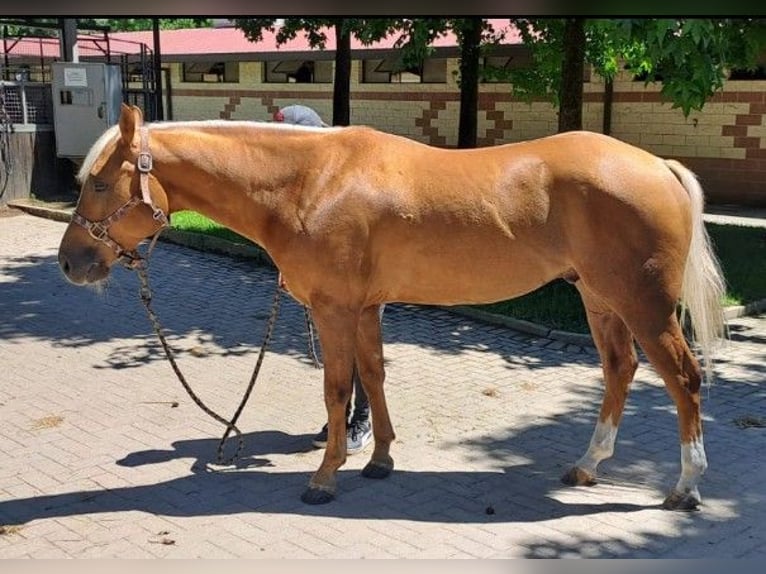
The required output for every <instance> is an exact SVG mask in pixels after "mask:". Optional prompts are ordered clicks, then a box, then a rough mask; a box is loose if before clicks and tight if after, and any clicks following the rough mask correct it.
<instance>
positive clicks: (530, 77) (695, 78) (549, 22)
mask: <svg viewBox="0 0 766 574" xmlns="http://www.w3.org/2000/svg"><path fill="white" fill-rule="evenodd" d="M573 20H574V21H577V20H579V21H580V22H581V23H582V32H583V33H584V49H583V34H582V33H580V32H577V34H576V35H575V30H574V26H575V22H573ZM513 22H514V24H515V25H516V27H517V28H518V29H519V32H520V33H521V36H522V39H523V41H524V43H525V44H526V45H528V46H529V47H530V49H531V51H532V60H533V65H532V66H531V67H530V68H528V69H524V70H513V71H511V72H510V74H509V75H510V79H511V81H512V82H513V86H514V92H515V93H516V94H517V95H519V96H521V97H524V98H527V99H532V98H535V97H540V96H541V95H545V96H547V97H548V98H549V99H550V100H551V102H552V103H554V104H555V105H558V106H559V108H560V121H559V130H560V131H564V130H568V129H581V128H582V119H581V117H582V115H581V112H580V113H579V114H578V113H577V112H575V111H573V110H574V108H579V109H581V108H582V103H581V96H580V102H579V103H578V102H577V97H578V93H579V94H581V93H582V79H581V80H580V81H579V82H578V81H576V78H575V75H576V74H575V72H574V69H575V68H576V67H578V66H579V65H580V63H583V64H584V63H585V62H587V63H589V64H590V65H591V66H592V67H593V70H594V71H595V72H596V73H597V74H599V75H601V76H602V77H604V78H606V79H607V80H608V81H609V80H611V79H612V78H614V76H615V75H616V74H617V72H618V71H619V70H620V69H621V68H624V69H626V70H628V71H630V72H632V73H634V74H636V75H637V76H639V77H643V78H645V81H646V82H647V83H649V82H657V81H660V82H662V87H661V93H662V95H663V96H664V97H665V98H666V99H667V100H668V101H669V102H670V103H671V105H672V107H674V108H681V110H682V111H683V113H684V115H687V116H688V115H689V113H690V112H691V110H700V109H702V107H703V106H704V105H705V102H706V101H707V100H709V99H710V97H711V96H712V95H713V94H714V93H715V92H716V91H717V90H719V89H721V87H722V86H723V83H724V81H725V79H726V77H727V73H728V70H729V69H730V68H732V67H734V68H752V67H753V66H754V65H755V64H756V63H757V59H758V56H759V55H760V54H761V52H762V50H763V49H764V46H766V21H765V20H762V19H752V18H751V19H731V18H716V19H703V18H689V19H684V18H677V19H661V18H651V19H647V18H644V19H640V18H637V19H611V20H605V19H588V20H582V19H567V20H564V19H550V18H546V19H529V18H518V19H514V21H513ZM577 25H578V26H579V23H578V24H577ZM565 74H567V76H566V79H565ZM580 77H582V76H580Z"/></svg>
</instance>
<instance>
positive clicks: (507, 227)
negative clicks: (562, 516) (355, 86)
mask: <svg viewBox="0 0 766 574" xmlns="http://www.w3.org/2000/svg"><path fill="white" fill-rule="evenodd" d="M77 178H78V181H79V182H80V184H81V190H80V196H79V200H78V202H77V205H76V208H75V211H74V213H73V215H72V220H71V222H70V223H69V224H68V227H67V228H66V230H65V232H64V234H63V237H62V239H61V244H60V247H59V251H58V260H59V265H60V268H61V270H62V271H63V274H64V275H65V276H66V278H67V279H68V280H69V281H70V282H71V283H74V284H76V285H85V284H94V283H96V284H97V283H99V282H100V281H102V280H104V279H105V278H106V277H107V276H108V274H109V272H110V269H111V268H112V267H113V266H114V265H115V264H117V263H124V264H126V265H128V266H136V265H137V264H139V263H140V262H141V261H140V255H138V253H137V251H136V249H137V246H138V245H139V244H140V243H141V242H143V241H144V240H145V239H147V238H149V237H152V236H154V237H155V239H156V235H157V234H158V233H159V232H160V231H161V230H162V229H163V227H164V226H165V225H167V218H168V217H169V216H170V214H172V213H173V212H176V211H179V210H194V211H197V212H199V213H202V214H204V215H206V216H208V217H210V218H212V219H214V220H216V221H218V222H219V223H221V224H223V225H225V226H227V227H229V228H230V229H232V230H234V231H236V232H237V233H239V234H241V235H243V236H245V237H247V238H249V239H251V240H252V241H254V242H255V243H256V244H258V245H260V246H261V247H262V248H263V249H264V250H265V251H266V252H267V253H268V255H269V256H270V258H271V260H272V261H273V262H274V264H275V265H276V267H277V268H278V271H279V274H280V276H281V280H282V281H283V284H284V286H285V289H286V290H287V291H288V292H289V293H290V294H291V295H292V297H293V298H295V299H296V300H297V301H298V302H300V303H301V304H303V305H305V306H306V307H308V308H309V309H310V312H311V314H312V317H313V320H314V323H315V326H316V331H317V333H318V338H319V344H320V348H321V351H322V356H323V361H324V367H323V368H324V372H323V378H324V402H325V406H326V409H327V417H328V425H329V427H328V433H329V440H328V442H327V447H326V450H325V452H324V457H323V459H322V461H321V464H320V466H319V467H318V469H317V470H316V471H315V472H314V473H313V474H312V476H311V478H310V480H309V482H308V485H307V487H306V489H305V490H304V492H303V493H302V494H301V499H302V500H303V501H304V502H305V503H307V504H323V503H327V502H330V501H331V500H334V499H335V498H336V491H337V482H336V473H337V470H338V469H339V468H340V467H341V466H342V465H343V464H344V463H345V461H346V422H345V409H346V403H347V402H348V400H349V397H350V394H351V377H352V370H353V368H354V365H356V366H357V368H358V372H359V374H360V376H361V380H362V384H363V386H364V389H365V391H366V393H367V395H368V397H369V401H370V407H371V410H372V422H373V436H374V450H373V453H372V455H371V457H370V460H369V462H368V463H367V464H366V465H365V466H364V468H363V470H362V474H363V475H364V476H365V477H368V478H373V479H381V478H385V477H387V476H389V475H390V473H391V472H392V471H393V468H394V461H393V458H392V457H391V453H390V446H391V442H392V441H393V440H394V438H395V435H394V430H393V427H392V423H391V419H390V416H389V412H388V408H387V405H386V398H385V394H384V388H383V381H384V377H385V372H384V367H383V345H382V337H381V324H380V316H379V312H378V310H379V308H380V306H381V305H383V304H385V303H388V302H400V303H411V304H433V305H443V306H449V305H456V304H480V303H489V302H495V301H499V300H506V299H511V298H514V297H517V296H520V295H522V294H525V293H527V292H530V291H532V290H534V289H537V288H538V287H540V286H542V285H544V284H546V283H548V282H550V281H552V280H554V279H557V278H563V279H565V280H566V281H568V282H570V283H572V284H574V286H575V287H576V288H577V290H578V291H579V294H580V296H581V298H582V301H583V304H584V307H585V310H586V315H587V320H588V324H589V328H590V330H591V333H592V336H593V339H594V342H595V345H596V347H597V349H598V353H599V357H600V360H601V364H602V371H603V378H604V385H605V389H604V395H603V400H602V404H601V408H600V412H599V415H598V419H597V422H596V425H595V429H594V431H593V434H592V438H591V440H590V443H589V445H588V447H587V450H586V451H585V452H584V454H583V455H582V456H581V457H580V458H579V459H578V460H577V461H575V463H574V464H573V465H572V466H571V467H570V469H569V470H568V471H567V472H566V473H565V474H564V476H563V477H562V480H563V482H564V483H566V484H568V485H586V484H593V483H595V481H596V479H597V467H598V465H599V463H600V462H601V461H603V460H604V459H606V458H608V457H610V456H612V454H613V451H614V445H615V440H616V437H617V431H618V427H619V424H620V420H621V417H622V414H623V409H624V406H625V401H626V397H627V394H628V390H629V385H630V383H631V381H632V379H633V376H634V373H635V371H636V369H637V366H638V355H637V350H636V343H637V344H638V345H639V346H640V347H641V349H642V350H643V352H644V354H645V356H646V357H647V359H648V361H649V362H650V363H651V365H653V367H654V368H655V369H656V371H657V373H658V374H659V375H660V377H661V378H662V380H663V381H664V384H665V386H666V389H667V391H668V393H669V395H670V397H671V398H672V400H673V401H674V403H675V406H676V409H677V419H678V430H679V436H680V446H681V449H680V450H681V474H680V477H679V478H678V481H677V482H676V484H675V486H674V487H673V488H672V489H671V490H670V493H669V494H668V495H667V497H666V498H665V499H664V501H663V503H662V506H663V507H664V508H666V509H672V510H689V509H694V508H697V507H698V505H699V504H700V503H701V500H702V499H701V496H700V493H699V488H698V485H699V482H700V479H701V476H702V474H703V473H704V471H705V469H706V468H707V459H706V456H705V449H704V444H703V433H702V419H701V407H700V387H701V385H702V384H703V383H704V382H705V380H710V378H711V377H712V374H711V373H712V368H713V366H712V363H711V353H712V352H714V345H715V344H716V343H717V342H718V341H719V339H721V338H722V337H724V336H725V321H724V316H723V310H722V307H721V297H722V294H723V292H724V288H725V283H724V278H723V275H722V271H721V268H720V264H719V262H718V260H717V257H716V255H715V252H714V250H713V247H712V244H711V242H710V238H709V236H708V235H707V233H706V231H705V227H704V224H703V219H702V212H703V204H704V196H703V190H702V187H701V185H700V184H699V182H698V180H697V178H696V176H695V175H694V174H693V173H692V172H691V171H690V170H688V169H687V168H686V167H684V166H682V165H681V164H680V163H678V162H677V161H675V160H670V159H663V158H660V157H658V156H655V155H653V154H651V153H649V152H648V151H645V150H642V149H640V148H638V147H635V146H633V145H630V144H628V143H625V142H622V141H620V140H618V139H615V138H612V137H610V136H607V135H602V134H598V133H593V132H587V131H578V132H566V133H560V134H556V135H552V136H547V137H543V138H540V139H535V140H530V141H524V142H517V143H510V144H503V145H497V146H493V147H485V148H476V149H446V148H438V147H435V146H429V145H427V144H424V143H420V142H417V141H414V140H412V139H409V138H405V137H401V136H397V135H394V134H389V133H385V132H383V131H379V130H376V129H374V128H371V127H365V126H351V127H328V128H311V127H302V126H290V125H283V124H275V123H271V122H252V121H228V120H199V121H167V122H147V123H144V122H143V116H142V113H141V110H140V109H139V108H137V107H135V106H128V105H124V104H123V107H122V109H121V113H120V117H119V120H118V122H117V123H116V124H115V125H114V126H111V127H110V128H108V129H107V130H106V131H105V132H104V133H103V135H101V137H100V138H99V139H98V140H97V141H96V142H95V143H94V144H93V146H92V147H91V149H90V150H89V152H88V154H87V156H86V157H85V159H84V161H83V163H82V165H81V168H80V170H79V173H78V174H77ZM681 309H682V310H683V311H684V313H679V310H681ZM687 310H688V315H687V316H685V312H686V311H687ZM687 320H688V321H689V322H690V324H691V333H690V334H685V333H686V331H685V330H684V328H682V325H683V324H684V323H685V322H686V321H687ZM687 339H688V340H687ZM690 345H691V346H690ZM692 348H694V352H693V351H692ZM697 352H699V353H701V354H702V356H701V358H700V360H698V358H697V356H696V353H697ZM703 366H704V369H703Z"/></svg>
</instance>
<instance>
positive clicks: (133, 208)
mask: <svg viewBox="0 0 766 574" xmlns="http://www.w3.org/2000/svg"><path fill="white" fill-rule="evenodd" d="M142 119H143V118H142V114H141V110H140V109H139V108H137V107H135V106H126V105H124V104H123V106H122V112H121V114H120V120H119V123H118V125H116V126H113V127H111V128H109V129H108V130H107V131H106V132H104V134H103V135H102V136H101V137H100V138H99V140H98V141H97V142H96V143H95V144H94V145H93V147H92V148H91V150H90V151H89V152H88V155H87V156H86V157H85V160H84V161H83V164H82V167H81V169H80V172H79V173H78V175H77V179H78V181H79V182H80V184H81V186H82V187H81V190H80V199H79V201H78V202H77V208H76V209H75V212H74V214H73V215H72V221H71V222H70V223H69V226H68V227H67V229H66V231H65V232H64V236H63V237H62V239H61V245H60V246H59V265H60V266H61V269H62V271H63V272H64V275H65V276H66V277H67V279H68V280H69V281H71V282H72V283H75V284H77V285H85V284H89V283H97V282H99V281H100V280H102V279H104V278H106V276H107V275H108V274H109V270H110V268H111V266H112V265H113V264H114V263H115V262H117V261H126V260H127V261H133V260H135V258H136V253H135V249H136V246H137V245H138V244H139V243H140V242H141V241H142V240H143V239H145V238H146V237H150V236H152V235H153V234H155V233H157V232H158V231H159V230H160V229H162V227H164V225H166V224H167V218H166V215H165V214H166V213H167V197H166V195H165V192H164V190H163V189H162V186H161V185H160V184H159V182H158V181H157V179H156V178H155V177H154V176H153V175H152V174H151V173H150V171H151V169H152V156H151V154H150V151H149V147H148V137H149V136H148V130H147V129H146V128H142V127H141V124H142Z"/></svg>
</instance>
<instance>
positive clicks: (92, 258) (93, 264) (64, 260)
mask: <svg viewBox="0 0 766 574" xmlns="http://www.w3.org/2000/svg"><path fill="white" fill-rule="evenodd" d="M59 267H60V268H61V271H62V272H63V273H64V276H65V277H66V278H67V280H68V281H69V282H70V283H73V284H74V285H88V284H91V283H98V282H99V281H102V280H103V279H106V277H107V276H108V275H109V265H108V264H107V263H106V262H105V261H103V260H102V258H101V257H100V256H99V254H98V251H97V250H96V249H93V248H85V249H82V250H66V249H63V248H60V249H59Z"/></svg>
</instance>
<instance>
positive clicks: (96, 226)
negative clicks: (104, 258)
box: [87, 221, 109, 242]
mask: <svg viewBox="0 0 766 574" xmlns="http://www.w3.org/2000/svg"><path fill="white" fill-rule="evenodd" d="M87 229H88V233H89V234H90V236H91V237H92V238H93V239H95V240H97V241H104V242H105V241H106V240H107V239H109V228H108V227H107V226H106V225H104V224H102V223H101V222H100V221H92V222H91V223H90V225H89V226H88V227H87Z"/></svg>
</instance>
